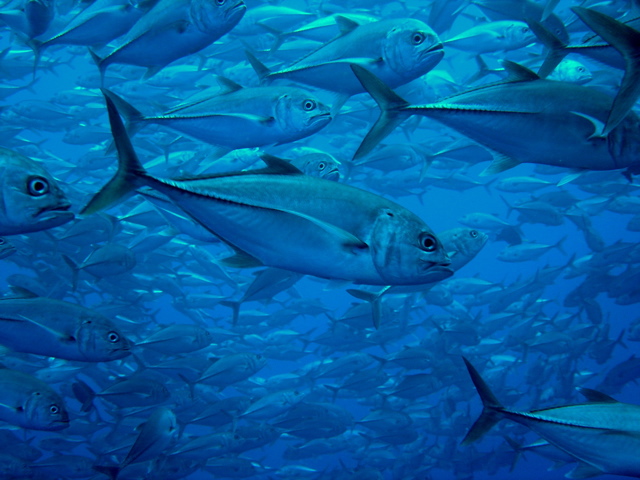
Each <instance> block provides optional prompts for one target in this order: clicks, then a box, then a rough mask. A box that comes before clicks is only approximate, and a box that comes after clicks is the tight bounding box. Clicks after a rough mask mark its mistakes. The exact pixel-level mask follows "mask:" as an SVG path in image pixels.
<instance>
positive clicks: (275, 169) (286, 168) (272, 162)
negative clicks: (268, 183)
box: [260, 153, 304, 175]
mask: <svg viewBox="0 0 640 480" xmlns="http://www.w3.org/2000/svg"><path fill="white" fill-rule="evenodd" d="M260 158H261V159H262V161H263V162H264V163H266V164H267V167H268V169H267V171H265V172H264V173H274V174H280V175H304V173H303V172H302V171H301V170H300V169H299V168H298V167H296V166H294V165H293V164H291V163H289V162H288V161H287V160H284V159H282V158H279V157H275V156H273V155H269V154H268V153H263V154H262V155H260Z"/></svg>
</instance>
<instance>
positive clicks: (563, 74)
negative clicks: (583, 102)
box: [547, 58, 593, 85]
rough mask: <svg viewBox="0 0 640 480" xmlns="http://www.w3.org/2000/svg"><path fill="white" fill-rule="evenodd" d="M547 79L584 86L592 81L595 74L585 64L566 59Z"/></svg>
mask: <svg viewBox="0 0 640 480" xmlns="http://www.w3.org/2000/svg"><path fill="white" fill-rule="evenodd" d="M547 78H548V79H549V80H555V81H558V82H569V83H576V84H578V85H584V84H585V83H589V82H590V81H591V79H592V78H593V74H592V73H591V71H590V70H589V69H588V68H587V67H586V66H585V65H584V64H583V63H580V62H577V61H576V60H571V59H569V58H565V59H564V60H562V61H561V62H560V63H559V64H558V66H557V67H556V68H555V69H554V70H553V72H551V74H550V75H549V76H548V77H547Z"/></svg>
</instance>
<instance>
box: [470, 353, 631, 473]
mask: <svg viewBox="0 0 640 480" xmlns="http://www.w3.org/2000/svg"><path fill="white" fill-rule="evenodd" d="M464 361H465V364H466V365H467V370H468V371H469V375H470V376H471V379H472V380H473V383H474V385H475V387H476V389H477V390H478V394H479V395H480V398H481V399H482V405H483V407H484V408H483V410H482V413H481V414H480V418H478V420H476V422H475V423H474V424H473V427H471V430H470V431H469V433H467V436H466V437H465V439H464V440H463V441H462V443H463V445H468V444H470V443H472V442H474V441H476V440H478V439H479V438H480V437H482V435H484V434H485V433H486V432H487V431H489V429H491V427H493V426H494V425H495V424H496V423H497V422H498V421H500V420H501V419H502V418H508V419H509V420H513V421H514V422H517V423H520V424H521V425H524V426H526V427H528V428H530V429H531V430H533V431H534V432H535V433H536V434H538V435H540V436H541V437H542V438H544V439H545V440H547V441H548V442H549V443H551V444H553V445H555V446H556V447H558V448H559V449H561V450H563V451H564V452H566V453H568V454H569V455H571V456H572V457H573V458H575V459H576V460H577V461H578V462H580V463H579V465H578V466H577V467H576V469H575V470H574V471H573V472H572V473H571V478H586V477H588V476H593V475H600V474H603V473H609V474H612V475H628V476H631V477H636V478H640V456H638V451H640V406H639V405H631V404H628V403H621V402H618V401H616V400H614V399H613V398H611V397H609V396H607V395H605V394H603V393H600V392H596V391H594V390H589V389H586V388H581V389H580V391H581V392H582V393H583V394H584V395H585V396H586V397H587V399H588V400H589V402H588V403H584V404H579V405H567V406H562V407H552V408H545V409H542V410H533V411H531V412H520V411H516V410H510V409H507V408H505V407H503V406H502V405H501V404H500V402H499V401H498V399H497V398H496V397H495V395H494V394H493V393H492V392H491V390H490V389H489V386H488V385H487V384H486V383H485V382H484V380H483V379H482V377H481V376H480V374H479V373H478V372H477V370H476V369H475V368H474V367H473V365H471V363H469V361H468V360H467V359H466V358H465V359H464Z"/></svg>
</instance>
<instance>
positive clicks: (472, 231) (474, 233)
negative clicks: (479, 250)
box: [469, 230, 478, 238]
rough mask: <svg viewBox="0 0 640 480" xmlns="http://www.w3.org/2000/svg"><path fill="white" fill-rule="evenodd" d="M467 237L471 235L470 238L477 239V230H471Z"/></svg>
mask: <svg viewBox="0 0 640 480" xmlns="http://www.w3.org/2000/svg"><path fill="white" fill-rule="evenodd" d="M469 235H471V238H477V237H478V231H477V230H471V231H470V232H469Z"/></svg>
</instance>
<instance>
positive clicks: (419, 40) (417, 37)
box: [413, 33, 423, 43]
mask: <svg viewBox="0 0 640 480" xmlns="http://www.w3.org/2000/svg"><path fill="white" fill-rule="evenodd" d="M422 40H423V37H422V35H420V34H419V33H417V34H416V35H415V36H414V37H413V41H414V42H416V43H420V42H422Z"/></svg>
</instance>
